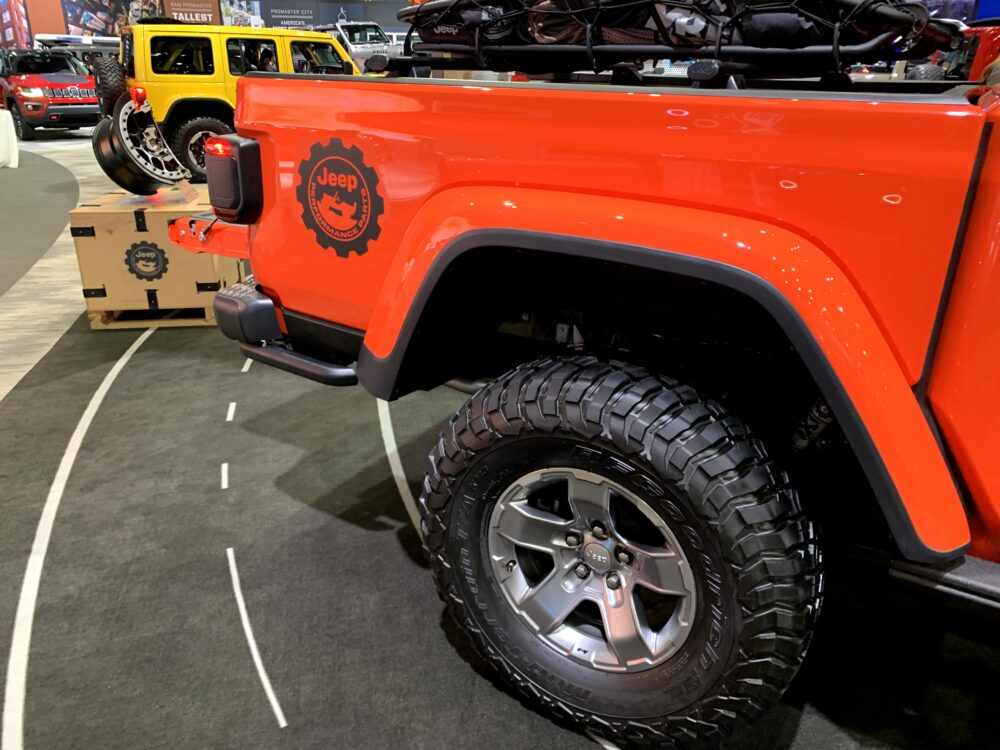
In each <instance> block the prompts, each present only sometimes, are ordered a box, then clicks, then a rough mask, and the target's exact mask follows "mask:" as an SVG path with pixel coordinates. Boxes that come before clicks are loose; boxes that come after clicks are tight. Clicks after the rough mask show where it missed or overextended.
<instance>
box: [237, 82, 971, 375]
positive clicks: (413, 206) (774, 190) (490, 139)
mask: <svg viewBox="0 0 1000 750" xmlns="http://www.w3.org/2000/svg"><path fill="white" fill-rule="evenodd" d="M250 82H252V85H250V86H247V85H246V84H247V83H250ZM239 99H240V102H239V108H238V113H237V121H238V128H239V130H240V131H241V132H243V133H244V134H248V135H253V136H255V137H257V138H259V139H260V141H261V144H262V157H263V159H264V160H265V163H270V164H273V165H275V166H276V167H277V168H276V169H274V170H265V172H266V173H267V174H268V175H269V181H268V182H267V184H265V186H264V187H265V202H266V208H265V216H264V218H263V219H262V221H261V223H260V225H259V226H260V230H259V233H258V235H257V241H256V242H255V246H254V258H255V268H256V269H257V273H258V275H259V278H260V280H261V281H262V282H263V283H265V284H269V285H271V286H273V287H274V288H276V289H279V290H281V294H282V297H283V300H282V301H283V303H284V304H286V305H288V306H289V307H291V308H293V309H296V310H299V311H302V312H308V313H310V314H313V315H316V316H318V317H321V318H325V319H328V320H335V321H337V322H340V323H343V324H345V325H350V326H353V327H356V328H361V329H365V328H367V324H368V320H369V318H370V316H371V314H372V311H373V309H374V305H375V301H376V298H377V295H378V292H379V288H380V287H381V284H382V281H383V279H384V275H385V271H386V269H387V268H388V265H389V263H390V262H391V260H392V257H393V255H394V253H395V251H396V249H397V248H398V247H399V246H400V244H401V241H402V238H403V235H404V234H405V232H406V229H407V227H408V226H409V224H410V222H411V221H412V219H413V218H414V216H415V215H416V213H417V211H418V209H419V207H420V205H421V204H422V203H423V202H425V201H426V200H427V199H428V198H430V197H431V196H432V195H434V194H436V193H439V192H441V191H443V190H445V189H448V188H453V187H459V186H466V185H483V186H493V187H503V186H510V187H515V186H519V187H531V188H536V189H542V190H557V191H560V192H562V191H568V192H581V193H586V194H588V195H599V196H603V197H604V199H605V200H606V201H607V202H608V204H609V205H612V204H613V203H614V201H616V200H620V199H633V200H642V201H648V202H651V203H659V204H665V205H666V204H669V205H677V206H687V207H693V208H703V209H706V210H711V211H714V212H718V213H722V214H728V215H734V216H743V217H747V218H760V219H765V220H767V221H768V222H771V223H774V224H775V225H778V226H782V227H785V228H788V229H791V230H793V231H795V232H796V233H798V234H800V235H802V236H803V237H806V238H808V239H810V240H811V241H813V242H815V243H816V244H817V246H819V247H821V248H822V249H823V251H824V252H825V253H827V254H828V255H829V256H830V258H831V259H832V260H833V261H834V262H835V263H836V264H837V265H838V267H839V268H841V270H842V271H843V272H844V273H845V274H847V276H848V277H849V278H850V279H851V280H852V282H853V283H854V285H855V286H856V288H857V289H858V291H859V293H860V294H861V295H862V296H863V298H864V299H865V302H866V303H867V304H868V306H869V308H870V310H871V312H872V314H873V315H874V316H875V318H876V320H877V321H878V324H879V326H880V328H881V330H882V331H883V333H884V334H885V336H886V338H887V339H888V341H889V342H890V346H891V347H892V349H893V352H894V354H895V356H896V357H897V358H898V360H899V363H900V366H901V367H902V368H903V370H904V372H905V375H906V377H907V379H909V380H910V381H911V382H915V381H916V379H917V378H918V376H919V373H920V369H921V365H922V358H923V355H924V352H925V350H926V346H927V342H928V340H929V337H930V332H931V326H932V323H933V318H934V313H935V310H936V307H937V302H938V299H939V297H940V292H941V287H942V283H943V278H944V273H945V269H946V267H947V263H948V258H949V255H950V251H951V248H952V243H953V242H954V238H955V233H956V230H957V226H958V221H959V216H960V213H961V208H962V202H963V200H964V196H965V192H966V189H967V187H968V180H969V175H970V172H971V170H972V164H973V160H974V157H975V152H976V146H977V142H978V138H979V135H980V132H981V128H982V113H981V112H980V111H978V110H976V109H975V108H972V107H969V106H962V104H960V103H959V102H951V103H942V104H928V103H907V102H894V101H888V100H886V101H846V100H815V99H811V100H807V99H797V98H782V99H765V98H754V97H747V96H726V95H720V94H718V93H717V94H715V95H691V94H690V93H684V92H681V93H672V92H667V91H665V90H663V89H659V90H652V91H649V90H647V91H625V90H621V91H600V90H596V89H595V88H590V87H580V86H577V87H572V88H569V89H551V88H542V87H534V86H518V85H506V86H496V85H490V86H481V85H474V84H473V83H471V82H469V83H459V84H452V85H445V84H441V83H423V82H413V83H407V82H402V81H372V80H366V79H352V78H340V79H339V80H337V81H336V82H331V81H320V80H302V79H297V80H289V79H287V78H283V79H265V78H256V77H254V78H251V79H244V80H243V81H241V84H240V96H239ZM611 118H613V119H611ZM614 122H618V123H620V124H618V125H614V124H613V123H614ZM303 124H308V125H303ZM277 133H280V134H281V137H280V138H275V137H274V136H275V134H277ZM330 138H338V139H340V140H341V141H343V143H344V144H345V145H346V146H354V145H356V146H358V147H359V148H360V149H361V151H362V152H363V153H364V155H365V159H366V162H367V163H368V164H369V165H370V166H372V167H374V169H375V170H376V171H377V173H378V176H379V191H380V193H381V195H382V197H383V198H384V200H385V204H386V210H385V214H384V216H382V217H381V226H382V232H381V235H380V237H379V239H378V240H377V242H375V243H374V244H373V245H372V246H371V248H370V250H369V252H368V253H366V254H365V255H364V256H361V257H356V256H352V257H351V258H350V259H349V260H346V261H345V260H344V259H341V258H339V257H337V255H336V254H334V253H332V252H329V251H325V250H323V249H322V248H321V247H320V246H319V245H318V244H317V243H316V241H315V237H314V236H313V235H312V234H311V232H310V231H309V230H308V229H306V227H305V226H304V225H303V222H302V218H301V213H302V207H301V206H299V205H298V203H297V202H296V201H294V200H288V199H287V198H288V196H284V198H285V199H283V200H277V195H278V193H279V192H280V191H289V195H290V193H291V192H292V191H294V188H295V186H296V184H297V182H298V180H299V177H298V174H297V171H296V170H297V168H298V165H299V164H300V163H301V162H302V161H303V160H304V159H306V158H307V157H308V156H309V152H310V149H311V148H312V147H313V146H314V145H315V144H317V143H320V142H324V141H326V140H329V139H330ZM929 144H933V145H929ZM928 175H934V177H933V178H929V177H928ZM272 212H273V214H274V215H272ZM512 220H514V219H513V217H512ZM565 229H566V230H568V231H572V230H573V229H574V227H572V226H567V227H565ZM661 240H662V241H663V242H666V243H667V244H669V227H664V233H663V236H662V237H659V238H650V243H651V244H656V242H658V241H661ZM288 244H292V245H294V246H295V247H296V248H299V251H298V252H296V253H294V254H291V255H290V254H288V253H286V252H284V251H283V248H285V247H287V246H288ZM310 249H312V251H311V252H310ZM334 282H335V283H336V284H337V285H338V292H337V294H335V295H331V294H330V293H329V288H328V286H327V284H329V283H334Z"/></svg>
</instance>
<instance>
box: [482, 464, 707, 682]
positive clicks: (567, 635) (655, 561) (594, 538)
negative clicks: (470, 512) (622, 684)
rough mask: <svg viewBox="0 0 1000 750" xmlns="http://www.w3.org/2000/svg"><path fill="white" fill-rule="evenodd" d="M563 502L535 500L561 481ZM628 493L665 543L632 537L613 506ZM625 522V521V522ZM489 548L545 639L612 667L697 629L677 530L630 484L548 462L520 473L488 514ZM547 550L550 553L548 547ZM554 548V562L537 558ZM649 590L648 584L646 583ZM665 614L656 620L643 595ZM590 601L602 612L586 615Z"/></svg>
mask: <svg viewBox="0 0 1000 750" xmlns="http://www.w3.org/2000/svg"><path fill="white" fill-rule="evenodd" d="M555 485H559V487H558V491H559V492H560V493H562V496H563V497H565V503H564V504H563V507H562V508H561V509H560V510H559V512H557V511H556V510H553V509H551V508H549V509H543V508H542V507H541V505H540V504H539V503H538V502H536V501H535V500H533V498H537V497H539V496H540V491H541V492H545V491H546V490H552V489H555ZM618 503H627V504H628V505H630V506H631V507H632V508H633V509H634V510H635V511H638V513H639V514H640V515H639V516H635V514H634V512H631V515H632V517H633V518H640V519H644V522H645V523H646V524H648V527H647V528H649V527H651V528H652V529H655V532H656V533H657V539H662V544H660V543H654V544H651V543H650V542H649V535H648V534H646V533H644V534H642V536H645V537H646V539H645V540H644V541H642V542H639V541H636V540H635V539H630V538H629V535H631V533H632V530H634V529H635V528H636V527H635V524H634V523H632V524H626V523H624V522H620V519H618V518H617V517H616V513H615V512H613V510H612V506H613V505H614V507H615V508H622V509H624V506H621V505H618ZM627 527H629V528H627ZM487 549H488V552H489V556H490V563H491V567H492V570H493V574H494V576H495V577H496V580H497V582H498V583H499V585H500V588H501V590H502V591H503V593H504V596H505V598H506V599H507V602H508V603H509V604H510V606H511V607H512V608H513V610H514V612H515V613H516V614H517V616H518V617H519V618H520V619H521V620H522V622H524V623H525V625H527V626H528V628H529V629H530V630H532V631H533V632H534V633H535V634H536V635H537V636H538V637H539V638H540V639H541V640H542V641H544V642H545V643H546V645H548V646H549V647H551V648H553V649H555V650H556V651H558V652H559V653H561V654H563V655H564V656H567V657H569V658H571V659H573V660H575V661H578V662H583V663H585V664H587V665H589V666H592V667H595V668H596V669H600V670H604V671H609V672H637V671H641V670H644V669H649V668H650V667H653V666H656V665H657V664H661V663H663V662H664V661H666V660H667V659H669V658H670V657H671V656H673V655H674V654H676V653H677V651H678V649H680V647H681V646H682V645H683V644H684V641H685V640H686V639H687V637H688V635H689V634H690V632H691V627H692V624H693V622H694V615H695V611H696V610H695V607H696V605H697V597H696V589H695V581H694V575H693V573H692V571H691V566H690V565H689V564H688V560H687V557H686V555H685V554H684V551H683V550H682V548H681V546H680V544H679V543H678V542H677V537H676V536H675V535H674V533H673V532H672V531H671V530H670V528H669V527H668V526H667V524H666V523H665V522H664V520H663V519H662V518H660V516H659V515H657V514H656V513H655V512H654V511H653V509H652V508H651V507H650V506H649V505H648V504H647V503H646V502H645V501H643V500H642V499H641V498H639V497H638V496H636V495H635V494H634V493H632V492H630V491H629V490H627V489H625V488H624V487H622V486H621V485H619V484H617V483H615V482H613V481H611V480H609V479H606V478H605V477H602V476H599V475H597V474H593V473H591V472H587V471H582V470H580V469H572V468H550V469H542V470H540V471H535V472H532V473H530V474H527V475H526V476H523V477H521V478H520V479H518V480H517V481H516V482H514V483H513V484H512V485H510V487H508V488H507V489H506V490H505V491H504V492H503V493H502V495H501V496H500V499H499V500H498V501H497V503H496V505H495V506H494V508H493V512H492V513H491V515H490V522H489V529H488V536H487ZM546 556H548V557H546ZM548 558H551V561H552V565H551V568H550V569H548V570H545V567H546V565H542V566H541V570H539V566H538V564H537V561H538V560H539V559H541V560H542V561H543V562H544V561H545V560H547V559H548ZM643 590H645V591H643ZM651 597H652V598H654V599H655V600H656V601H657V602H658V605H657V606H660V609H658V611H659V612H661V613H662V612H663V609H662V605H663V604H664V603H665V604H666V606H667V608H668V609H667V617H666V619H665V621H664V622H662V623H658V624H657V623H654V622H653V619H652V614H653V612H652V610H651V608H650V606H648V605H647V604H646V603H645V602H648V601H649V599H650V598H651ZM588 602H589V603H591V604H590V605H589V609H590V610H591V611H593V607H594V605H596V607H597V610H598V611H599V613H600V620H599V621H597V622H595V621H593V620H594V618H590V619H588V618H587V617H586V616H585V613H584V611H585V610H586V609H587V608H588V604H587V603H588Z"/></svg>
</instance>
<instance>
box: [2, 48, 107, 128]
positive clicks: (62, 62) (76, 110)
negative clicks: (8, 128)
mask: <svg viewBox="0 0 1000 750" xmlns="http://www.w3.org/2000/svg"><path fill="white" fill-rule="evenodd" d="M0 94H2V103H3V106H4V107H6V108H7V109H9V110H10V112H11V115H12V116H13V118H14V128H15V129H16V130H17V137H18V138H19V139H21V140H22V141H30V140H33V139H34V137H35V128H68V129H70V130H73V129H76V128H79V127H83V126H88V125H96V124H97V123H98V121H99V120H100V118H101V112H100V108H99V106H98V103H97V96H96V95H95V93H94V77H93V76H92V75H90V72H89V71H88V70H87V67H86V66H85V65H84V64H83V63H81V62H80V61H79V60H77V59H76V58H75V57H73V55H71V54H68V53H65V52H58V51H49V50H30V49H12V50H0Z"/></svg>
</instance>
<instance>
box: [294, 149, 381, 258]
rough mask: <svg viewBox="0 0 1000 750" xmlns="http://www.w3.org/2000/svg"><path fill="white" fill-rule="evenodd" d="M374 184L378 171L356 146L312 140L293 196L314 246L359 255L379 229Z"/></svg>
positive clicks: (378, 209) (379, 208)
mask: <svg viewBox="0 0 1000 750" xmlns="http://www.w3.org/2000/svg"><path fill="white" fill-rule="evenodd" d="M377 187H378V175H377V174H376V173H375V170H374V169H372V168H371V167H369V166H368V165H367V164H365V160H364V155H363V154H362V153H361V149H359V148H358V147H357V146H352V147H350V148H347V147H346V146H344V144H343V143H342V142H341V141H339V140H337V139H336V138H334V139H332V140H330V141H329V142H328V143H326V144H322V143H317V144H316V145H315V146H313V147H312V150H311V151H310V152H309V158H308V159H305V160H304V161H303V162H302V163H301V164H300V165H299V185H298V188H297V189H296V196H297V197H298V200H299V204H300V205H301V206H302V222H303V223H304V224H305V225H306V226H307V227H308V228H309V229H311V230H312V231H313V234H315V235H316V241H317V242H318V243H319V244H320V245H322V246H323V247H325V248H329V249H331V250H333V251H335V252H336V253H337V255H339V256H340V257H341V258H347V257H350V254H351V253H357V254H358V255H364V254H365V253H366V252H368V244H369V243H370V242H372V241H373V240H376V239H378V236H379V234H380V233H381V231H382V229H381V227H380V226H379V223H378V220H379V217H380V216H381V215H382V210H383V204H382V197H381V196H380V195H379V194H378V190H377Z"/></svg>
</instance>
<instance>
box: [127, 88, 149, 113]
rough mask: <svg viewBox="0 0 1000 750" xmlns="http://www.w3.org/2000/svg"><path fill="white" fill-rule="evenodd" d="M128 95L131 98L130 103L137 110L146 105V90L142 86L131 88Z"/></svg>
mask: <svg viewBox="0 0 1000 750" xmlns="http://www.w3.org/2000/svg"><path fill="white" fill-rule="evenodd" d="M129 94H131V96H132V103H133V104H134V105H135V106H136V107H137V108H138V107H141V106H142V105H143V104H145V103H146V89H144V88H143V87H142V86H133V87H132V90H131V91H130V92H129Z"/></svg>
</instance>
